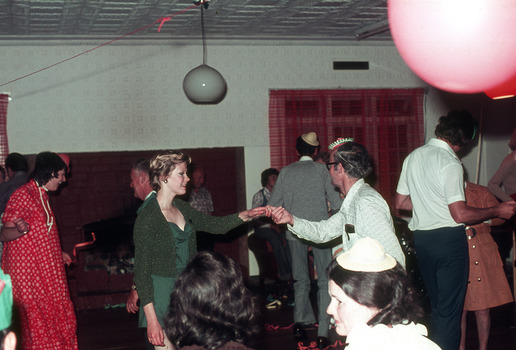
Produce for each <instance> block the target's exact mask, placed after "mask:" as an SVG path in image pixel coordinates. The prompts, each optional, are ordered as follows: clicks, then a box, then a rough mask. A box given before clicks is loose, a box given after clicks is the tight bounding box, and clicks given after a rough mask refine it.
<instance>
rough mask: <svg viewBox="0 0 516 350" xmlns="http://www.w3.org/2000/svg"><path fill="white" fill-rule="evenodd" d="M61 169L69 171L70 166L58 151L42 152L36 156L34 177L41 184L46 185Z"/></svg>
mask: <svg viewBox="0 0 516 350" xmlns="http://www.w3.org/2000/svg"><path fill="white" fill-rule="evenodd" d="M60 170H64V171H65V172H68V166H67V165H66V163H65V162H64V160H63V159H62V158H61V157H60V156H59V155H58V154H57V153H54V152H41V153H39V154H38V155H37V156H36V164H35V166H34V171H33V172H32V178H33V179H34V180H35V181H36V182H37V183H38V184H39V185H45V184H46V183H47V182H48V181H50V180H51V179H52V178H55V177H57V176H58V175H57V173H58V172H59V171H60Z"/></svg>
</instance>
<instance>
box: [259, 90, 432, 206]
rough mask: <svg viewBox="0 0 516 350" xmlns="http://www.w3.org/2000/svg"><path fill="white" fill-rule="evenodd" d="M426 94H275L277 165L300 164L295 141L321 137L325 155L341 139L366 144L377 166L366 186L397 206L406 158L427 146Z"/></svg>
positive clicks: (272, 122) (272, 121) (272, 126)
mask: <svg viewBox="0 0 516 350" xmlns="http://www.w3.org/2000/svg"><path fill="white" fill-rule="evenodd" d="M424 96H425V92H424V90H423V89H361V90H271V91H270V103H269V137H270V149H271V166H272V167H275V168H277V169H281V168H282V167H283V166H285V165H288V164H290V163H292V162H295V161H297V160H298V157H297V154H296V150H295V141H296V138H297V137H298V136H299V135H301V134H303V133H307V132H311V131H315V132H316V133H317V135H318V137H319V142H320V144H321V148H320V150H319V152H327V151H328V149H327V146H328V145H329V144H330V143H332V142H333V141H335V140H336V139H337V138H338V137H352V138H354V141H355V142H357V143H360V144H362V145H364V146H365V147H366V148H367V150H368V151H369V153H370V155H371V156H372V158H373V161H374V166H375V169H374V172H373V174H371V175H370V177H369V178H368V179H366V181H367V182H368V183H370V184H371V185H372V186H373V187H375V188H376V190H378V192H380V193H381V194H382V195H383V197H384V198H385V200H386V201H387V202H388V203H389V204H390V205H391V204H392V203H393V200H394V196H395V191H396V186H397V183H398V177H399V174H400V172H401V166H402V164H403V160H404V159H405V157H406V156H407V155H408V154H409V153H410V152H411V151H412V150H413V149H414V148H416V147H419V146H421V145H422V144H423V143H424V113H423V107H424Z"/></svg>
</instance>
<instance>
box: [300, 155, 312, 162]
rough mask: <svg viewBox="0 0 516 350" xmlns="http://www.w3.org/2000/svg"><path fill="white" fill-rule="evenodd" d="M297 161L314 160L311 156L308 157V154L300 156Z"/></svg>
mask: <svg viewBox="0 0 516 350" xmlns="http://www.w3.org/2000/svg"><path fill="white" fill-rule="evenodd" d="M299 161H300V162H308V161H309V162H313V161H314V160H313V159H312V157H309V156H301V158H299Z"/></svg>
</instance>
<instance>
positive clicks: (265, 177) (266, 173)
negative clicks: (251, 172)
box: [260, 168, 279, 187]
mask: <svg viewBox="0 0 516 350" xmlns="http://www.w3.org/2000/svg"><path fill="white" fill-rule="evenodd" d="M271 175H276V176H278V175H279V171H278V169H275V168H269V169H265V170H264V171H262V174H261V175H260V181H261V183H262V187H265V186H267V183H268V182H269V176H271Z"/></svg>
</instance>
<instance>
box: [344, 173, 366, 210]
mask: <svg viewBox="0 0 516 350" xmlns="http://www.w3.org/2000/svg"><path fill="white" fill-rule="evenodd" d="M364 184H365V181H364V179H359V180H358V181H357V182H355V183H354V184H353V186H351V188H350V189H349V192H348V193H347V194H346V197H344V201H343V202H342V207H344V208H349V204H350V203H351V201H353V197H355V195H356V194H357V192H358V190H359V189H360V187H362V186H363V185H364Z"/></svg>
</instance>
